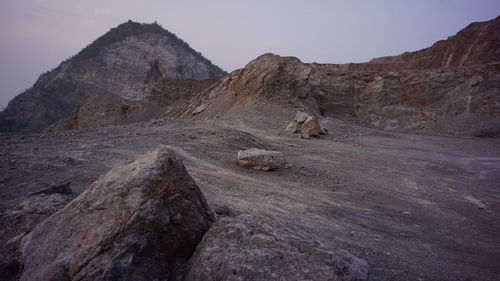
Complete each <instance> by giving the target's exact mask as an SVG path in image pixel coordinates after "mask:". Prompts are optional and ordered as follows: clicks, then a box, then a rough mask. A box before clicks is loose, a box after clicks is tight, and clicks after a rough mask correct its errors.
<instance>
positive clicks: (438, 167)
mask: <svg viewBox="0 0 500 281" xmlns="http://www.w3.org/2000/svg"><path fill="white" fill-rule="evenodd" d="M325 121H326V123H327V124H332V125H331V126H333V124H338V122H337V121H336V120H333V119H332V120H325ZM335 122H337V123H335ZM281 125H282V127H283V128H284V127H286V123H284V124H281V123H279V122H276V125H275V126H274V127H273V126H267V127H266V126H260V124H259V125H256V126H253V127H252V126H247V125H245V123H244V122H236V121H234V120H232V121H231V120H230V121H227V122H225V121H223V120H221V121H217V122H216V121H213V120H208V121H196V122H195V121H179V120H168V119H164V120H160V121H158V122H156V123H155V124H149V123H140V124H133V125H126V126H113V127H107V128H100V129H87V130H80V131H66V132H56V133H50V134H11V133H9V134H7V133H3V134H0V200H1V204H2V205H1V208H2V209H1V211H2V218H0V219H1V222H2V224H4V225H3V227H2V228H3V229H2V230H1V231H0V236H1V237H0V242H1V243H2V245H5V243H6V241H7V240H9V239H10V238H12V237H14V236H16V235H18V234H19V233H20V232H21V231H24V230H26V228H27V227H26V226H24V225H22V223H23V222H19V224H20V225H14V223H13V222H12V220H9V218H8V215H7V214H8V213H9V210H13V209H16V208H19V205H20V202H22V201H23V200H25V199H26V198H28V197H29V195H28V194H29V193H30V192H32V191H35V190H39V189H41V188H44V187H47V186H50V185H53V184H56V183H60V182H67V181H70V182H71V188H72V189H73V190H74V191H76V192H77V193H80V192H82V191H83V190H84V189H85V188H86V187H87V186H88V185H89V184H90V183H92V182H93V181H94V180H95V179H96V178H97V177H98V176H99V175H101V174H103V173H105V172H106V171H107V170H109V169H110V168H111V167H113V166H115V165H117V164H119V163H121V162H123V161H124V160H126V159H128V158H132V157H135V156H137V155H139V154H142V153H144V152H146V151H149V150H152V149H155V148H168V149H171V150H173V151H175V152H176V153H177V154H178V155H179V156H180V157H182V158H183V159H184V163H185V165H186V166H187V168H188V171H189V172H190V174H191V175H192V176H193V178H194V179H195V180H196V182H197V183H198V185H199V187H200V189H201V190H202V191H203V193H204V194H205V196H206V197H207V200H208V202H209V203H210V205H211V206H212V207H215V206H220V205H225V206H227V207H229V208H230V209H231V210H232V211H234V212H235V213H237V214H246V213H249V214H252V215H253V216H254V217H255V218H258V219H260V220H263V221H265V222H266V223H267V224H269V225H270V226H272V227H274V228H276V229H279V231H281V232H288V233H290V234H292V235H295V236H297V237H301V238H303V239H307V240H308V241H314V242H315V243H317V244H318V245H321V246H322V247H325V248H329V249H344V250H347V251H348V252H350V253H351V254H353V255H355V256H357V257H359V258H362V259H364V260H366V261H367V262H368V264H369V280H500V239H499V237H500V140H499V139H479V138H463V137H462V138H457V137H443V136H427V135H414V134H406V133H393V132H384V131H376V130H372V129H368V128H361V127H352V128H350V129H349V130H348V131H349V134H348V135H342V137H339V135H338V134H336V132H335V128H332V127H330V130H331V134H330V136H326V137H324V138H317V139H309V140H305V139H300V138H298V137H297V136H293V135H285V134H283V133H282V132H281V131H280V130H279V128H278V127H279V126H281ZM259 127H260V128H264V127H266V128H267V129H260V128H259ZM345 131H347V130H345ZM252 147H257V148H266V149H270V150H278V151H282V152H283V153H284V155H285V158H286V161H287V163H288V165H287V166H286V167H284V168H282V169H279V170H276V171H272V172H261V171H252V170H246V169H243V168H240V167H238V166H236V165H235V164H234V159H235V157H236V154H237V151H238V150H242V149H248V148H252ZM6 224H9V225H6ZM23 229H24V230H23ZM0 250H1V251H3V252H2V253H0V254H1V255H0V256H8V255H11V254H12V253H9V252H8V251H9V250H8V249H7V247H5V246H2V247H0Z"/></svg>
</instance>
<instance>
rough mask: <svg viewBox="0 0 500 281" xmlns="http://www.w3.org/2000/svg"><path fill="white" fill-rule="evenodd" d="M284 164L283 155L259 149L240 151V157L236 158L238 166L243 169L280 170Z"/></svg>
mask: <svg viewBox="0 0 500 281" xmlns="http://www.w3.org/2000/svg"><path fill="white" fill-rule="evenodd" d="M284 162H285V157H284V156H283V153H281V152H279V151H272V150H265V149H258V148H250V149H247V150H244V151H238V157H237V158H236V164H238V165H239V166H241V167H243V168H249V169H254V170H263V171H270V170H274V169H278V168H280V167H281V166H282V165H283V163H284Z"/></svg>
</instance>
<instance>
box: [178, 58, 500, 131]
mask: <svg viewBox="0 0 500 281" xmlns="http://www.w3.org/2000/svg"><path fill="white" fill-rule="evenodd" d="M498 89H500V64H499V63H490V64H485V65H477V66H470V67H458V68H442V69H431V70H404V71H397V72H381V71H372V72H369V71H345V70H340V69H338V67H337V66H336V65H328V64H325V65H322V64H305V63H302V62H300V60H298V59H297V58H292V57H280V56H277V55H273V54H265V55H263V56H260V57H259V58H257V59H256V60H254V61H252V62H250V63H249V64H248V65H247V66H246V67H245V68H244V69H241V70H237V71H234V72H233V73H231V74H229V75H228V76H226V77H224V78H223V79H222V80H221V82H220V83H219V84H218V85H216V86H213V87H212V88H210V89H207V90H206V91H204V92H201V93H200V94H198V95H195V96H194V97H193V98H192V99H191V101H190V102H189V103H187V104H186V105H185V106H184V107H180V108H179V109H178V111H177V114H178V115H175V114H173V116H176V117H181V118H195V119H196V118H198V119H203V118H213V117H216V116H219V115H224V114H228V113H237V112H238V111H240V110H242V108H249V107H253V108H255V109H257V110H264V109H265V108H268V109H270V110H273V108H282V109H283V108H284V109H286V110H288V111H289V112H294V111H296V110H303V111H307V112H311V113H314V114H316V115H323V116H332V117H341V118H349V119H350V120H353V121H357V122H360V123H362V124H365V125H370V126H375V127H378V128H381V129H386V130H403V131H413V132H422V133H445V134H454V135H477V136H488V135H490V136H491V135H497V134H498V133H499V132H500V106H499V105H500V95H499V94H498ZM278 111H279V110H276V112H278ZM280 117H283V116H276V118H280ZM485 133H486V135H485Z"/></svg>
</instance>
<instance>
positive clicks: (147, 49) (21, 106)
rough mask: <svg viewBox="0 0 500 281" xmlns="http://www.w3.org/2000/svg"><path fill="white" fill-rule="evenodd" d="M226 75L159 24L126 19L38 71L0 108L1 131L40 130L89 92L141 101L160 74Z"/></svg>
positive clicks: (56, 119)
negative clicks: (31, 82)
mask: <svg viewBox="0 0 500 281" xmlns="http://www.w3.org/2000/svg"><path fill="white" fill-rule="evenodd" d="M224 74H225V72H224V71H222V70H221V69H220V68H218V67H217V66H215V65H213V64H212V63H211V62H210V61H209V60H207V59H206V58H204V57H203V56H202V55H201V54H200V53H198V52H196V51H195V50H193V49H191V48H190V47H189V45H188V44H187V43H185V42H184V41H182V40H181V39H179V38H177V36H175V35H174V34H173V33H170V32H168V31H166V30H164V29H163V28H162V27H161V26H159V25H157V24H139V23H135V22H130V21H129V22H127V23H123V24H121V25H119V26H118V27H116V28H112V29H111V30H110V31H109V32H107V33H106V34H104V35H103V36H101V37H99V38H98V39H97V40H95V41H94V42H93V43H92V44H90V45H88V46H87V47H85V48H84V49H83V50H82V51H80V52H79V53H78V54H77V55H75V56H74V57H71V58H69V59H68V60H66V61H64V62H63V63H61V64H60V65H59V66H58V67H56V68H55V69H54V70H52V71H49V72H47V73H44V74H42V75H41V76H40V78H38V80H37V81H36V83H35V84H34V85H33V87H32V88H30V89H28V90H27V91H25V92H23V93H22V94H20V95H19V96H17V97H16V98H14V99H13V100H12V101H11V102H10V103H9V105H8V106H7V108H6V109H5V110H4V111H3V112H1V113H0V130H1V131H16V130H17V131H19V130H21V131H40V130H42V129H44V128H45V127H47V126H49V125H51V124H53V123H54V122H56V121H58V120H60V119H62V118H65V117H67V116H69V115H70V114H71V112H72V111H73V110H74V109H75V107H76V106H77V105H78V104H80V102H81V101H82V100H83V99H84V98H85V97H86V96H88V95H89V94H92V95H102V94H112V95H116V96H119V97H121V98H123V99H126V100H130V101H140V100H144V99H145V98H146V97H147V96H148V95H149V94H150V92H151V91H152V89H153V88H154V87H155V86H156V84H157V83H158V82H159V81H160V80H161V79H163V78H184V79H197V80H199V79H206V78H210V77H214V76H221V75H224Z"/></svg>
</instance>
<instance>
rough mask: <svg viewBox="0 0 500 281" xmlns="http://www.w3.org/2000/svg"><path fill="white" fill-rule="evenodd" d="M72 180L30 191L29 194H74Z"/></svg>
mask: <svg viewBox="0 0 500 281" xmlns="http://www.w3.org/2000/svg"><path fill="white" fill-rule="evenodd" d="M70 186H71V182H65V183H62V184H58V185H53V186H51V187H48V188H44V189H41V190H38V191H35V192H32V193H30V194H29V195H40V194H54V193H59V194H72V193H73V190H71V187H70Z"/></svg>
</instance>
